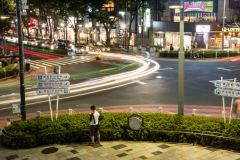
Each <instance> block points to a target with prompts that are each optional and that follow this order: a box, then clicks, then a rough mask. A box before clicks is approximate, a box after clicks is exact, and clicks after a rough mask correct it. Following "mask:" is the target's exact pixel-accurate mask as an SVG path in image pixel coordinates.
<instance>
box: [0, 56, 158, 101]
mask: <svg viewBox="0 0 240 160" xmlns="http://www.w3.org/2000/svg"><path fill="white" fill-rule="evenodd" d="M91 54H94V53H91ZM95 54H96V53H95ZM102 55H103V56H110V57H114V58H118V59H123V60H124V59H125V60H128V61H129V60H130V61H133V62H139V63H140V64H141V65H140V66H141V67H139V68H137V69H135V70H132V71H127V72H123V73H119V74H114V75H109V76H105V77H101V78H98V79H96V78H95V79H93V80H90V81H87V82H82V83H78V84H74V85H70V87H68V88H70V94H71V93H78V92H86V91H90V90H92V89H98V92H100V91H102V89H100V88H103V87H105V89H104V90H107V89H112V87H111V86H118V87H121V85H120V84H122V83H126V85H127V84H132V83H129V81H135V80H136V79H138V78H140V77H143V76H146V75H149V74H151V73H154V72H156V71H157V70H158V69H159V68H160V66H159V64H158V63H157V62H156V61H154V60H151V59H148V58H144V57H141V56H130V55H123V54H120V55H119V54H114V53H102ZM150 64H152V67H150ZM134 83H135V82H134ZM123 85H124V84H123ZM115 88H116V87H115ZM82 94H84V93H82ZM26 95H28V96H29V97H27V96H26V100H27V101H29V100H36V99H41V98H46V97H48V95H37V93H36V91H31V92H27V93H26ZM52 96H55V95H51V97H52ZM61 99H62V98H61ZM19 101H20V99H19V98H18V99H12V100H6V101H1V104H9V103H16V102H19Z"/></svg>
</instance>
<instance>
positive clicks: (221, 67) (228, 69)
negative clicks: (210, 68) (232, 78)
mask: <svg viewBox="0 0 240 160" xmlns="http://www.w3.org/2000/svg"><path fill="white" fill-rule="evenodd" d="M217 69H221V70H225V71H232V70H231V69H226V68H222V67H218V68H217Z"/></svg>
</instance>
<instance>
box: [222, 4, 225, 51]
mask: <svg viewBox="0 0 240 160" xmlns="http://www.w3.org/2000/svg"><path fill="white" fill-rule="evenodd" d="M225 8H226V0H223V16H222V20H223V25H222V51H224V26H225V18H226V15H225Z"/></svg>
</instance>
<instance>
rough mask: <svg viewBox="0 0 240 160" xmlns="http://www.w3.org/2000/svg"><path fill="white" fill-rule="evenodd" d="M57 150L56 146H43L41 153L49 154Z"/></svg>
mask: <svg viewBox="0 0 240 160" xmlns="http://www.w3.org/2000/svg"><path fill="white" fill-rule="evenodd" d="M57 151H58V148H56V147H49V148H45V149H44V150H42V154H51V153H55V152H57Z"/></svg>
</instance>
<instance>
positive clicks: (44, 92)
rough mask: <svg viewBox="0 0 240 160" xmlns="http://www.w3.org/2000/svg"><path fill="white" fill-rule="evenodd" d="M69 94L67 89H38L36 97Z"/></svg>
mask: <svg viewBox="0 0 240 160" xmlns="http://www.w3.org/2000/svg"><path fill="white" fill-rule="evenodd" d="M68 93H70V89H69V88H56V89H39V90H37V94H38V95H49V94H56V95H58V94H68Z"/></svg>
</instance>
